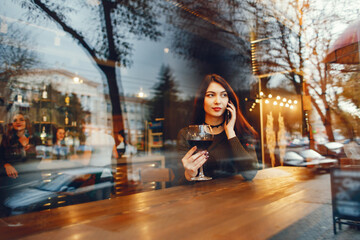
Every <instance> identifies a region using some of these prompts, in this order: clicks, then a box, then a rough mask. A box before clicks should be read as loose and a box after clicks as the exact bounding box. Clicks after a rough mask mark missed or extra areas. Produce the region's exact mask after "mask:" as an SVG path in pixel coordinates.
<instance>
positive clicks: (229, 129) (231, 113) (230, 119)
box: [225, 101, 236, 139]
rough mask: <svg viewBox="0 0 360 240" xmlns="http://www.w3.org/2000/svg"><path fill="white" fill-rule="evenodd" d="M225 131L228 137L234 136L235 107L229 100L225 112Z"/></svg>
mask: <svg viewBox="0 0 360 240" xmlns="http://www.w3.org/2000/svg"><path fill="white" fill-rule="evenodd" d="M225 114H226V115H225V132H226V136H227V138H228V139H230V138H233V137H235V136H236V134H235V130H234V129H235V122H236V108H235V105H234V104H233V103H232V102H231V101H229V102H228V104H227V107H226V112H225Z"/></svg>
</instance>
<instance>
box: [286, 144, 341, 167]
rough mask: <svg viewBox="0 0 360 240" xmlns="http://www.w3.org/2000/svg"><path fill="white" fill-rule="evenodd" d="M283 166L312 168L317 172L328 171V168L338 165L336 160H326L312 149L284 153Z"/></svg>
mask: <svg viewBox="0 0 360 240" xmlns="http://www.w3.org/2000/svg"><path fill="white" fill-rule="evenodd" d="M284 164H285V165H287V166H298V167H312V168H315V169H319V170H329V169H330V167H332V166H335V165H337V164H338V160H337V159H332V158H326V157H324V156H322V155H321V154H319V153H318V152H316V151H315V150H312V149H307V150H302V151H300V152H298V153H297V152H294V151H290V152H286V154H285V156H284Z"/></svg>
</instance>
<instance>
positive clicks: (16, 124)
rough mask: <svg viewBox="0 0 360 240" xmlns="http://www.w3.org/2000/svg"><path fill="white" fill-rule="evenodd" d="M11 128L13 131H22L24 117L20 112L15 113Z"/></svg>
mask: <svg viewBox="0 0 360 240" xmlns="http://www.w3.org/2000/svg"><path fill="white" fill-rule="evenodd" d="M12 125H13V128H14V129H15V131H22V130H25V128H26V122H25V118H24V116H23V115H22V114H16V115H15V116H14V118H13V122H12Z"/></svg>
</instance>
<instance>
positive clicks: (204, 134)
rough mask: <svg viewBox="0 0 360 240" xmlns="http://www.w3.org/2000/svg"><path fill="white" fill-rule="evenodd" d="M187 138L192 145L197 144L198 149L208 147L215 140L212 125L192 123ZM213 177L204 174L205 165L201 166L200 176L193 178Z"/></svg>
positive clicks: (198, 179)
mask: <svg viewBox="0 0 360 240" xmlns="http://www.w3.org/2000/svg"><path fill="white" fill-rule="evenodd" d="M186 140H187V142H188V143H189V144H190V146H191V147H194V146H196V147H197V149H198V151H203V150H206V149H208V147H210V145H211V144H212V142H213V140H214V134H213V130H212V128H211V126H210V125H206V124H203V125H190V126H189V127H188V131H187V134H186ZM210 179H212V178H211V177H207V176H205V175H204V169H203V166H201V167H200V172H199V176H196V177H193V178H191V180H195V181H204V180H210Z"/></svg>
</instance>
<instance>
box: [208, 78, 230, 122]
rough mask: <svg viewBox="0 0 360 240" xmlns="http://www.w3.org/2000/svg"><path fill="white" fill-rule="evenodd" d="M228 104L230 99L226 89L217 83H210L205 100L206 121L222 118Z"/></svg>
mask: <svg viewBox="0 0 360 240" xmlns="http://www.w3.org/2000/svg"><path fill="white" fill-rule="evenodd" d="M228 102H229V97H228V94H227V92H226V90H225V88H224V87H223V86H221V85H220V84H219V83H217V82H212V83H210V85H209V87H208V89H207V90H206V93H205V98H204V111H205V119H206V118H208V117H212V118H213V117H215V118H217V117H222V115H223V114H224V112H225V110H226V107H227V104H228Z"/></svg>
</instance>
